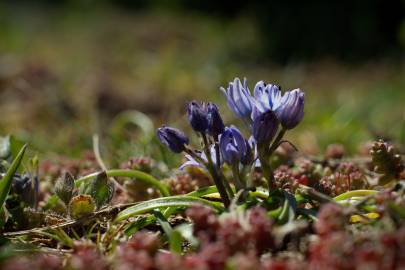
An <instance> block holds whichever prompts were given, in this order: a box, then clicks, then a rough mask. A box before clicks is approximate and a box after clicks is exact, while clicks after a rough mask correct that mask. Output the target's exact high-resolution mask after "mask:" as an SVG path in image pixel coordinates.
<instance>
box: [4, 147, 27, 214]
mask: <svg viewBox="0 0 405 270" xmlns="http://www.w3.org/2000/svg"><path fill="white" fill-rule="evenodd" d="M26 149H27V144H25V145H24V146H23V147H22V148H21V149H20V151H19V152H18V154H17V155H16V157H15V158H14V160H13V162H12V163H11V165H10V168H9V169H8V170H7V172H6V175H5V176H4V177H3V178H2V179H1V181H0V208H1V209H3V204H4V202H5V201H6V198H7V195H8V193H9V192H10V189H11V183H12V181H13V176H14V174H15V173H16V171H17V169H18V167H19V166H20V163H21V160H22V159H23V157H24V153H25V150H26ZM1 211H2V210H1Z"/></svg>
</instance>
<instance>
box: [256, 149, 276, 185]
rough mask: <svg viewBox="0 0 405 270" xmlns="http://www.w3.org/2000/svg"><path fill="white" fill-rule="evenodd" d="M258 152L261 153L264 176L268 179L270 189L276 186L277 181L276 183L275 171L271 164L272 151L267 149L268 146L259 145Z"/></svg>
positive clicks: (260, 158)
mask: <svg viewBox="0 0 405 270" xmlns="http://www.w3.org/2000/svg"><path fill="white" fill-rule="evenodd" d="M258 154H259V160H260V164H261V168H262V172H263V177H264V179H266V181H267V185H268V188H269V192H270V190H272V189H274V188H275V183H274V173H273V170H272V168H271V166H270V160H269V159H270V152H269V151H267V148H266V147H265V146H260V145H258Z"/></svg>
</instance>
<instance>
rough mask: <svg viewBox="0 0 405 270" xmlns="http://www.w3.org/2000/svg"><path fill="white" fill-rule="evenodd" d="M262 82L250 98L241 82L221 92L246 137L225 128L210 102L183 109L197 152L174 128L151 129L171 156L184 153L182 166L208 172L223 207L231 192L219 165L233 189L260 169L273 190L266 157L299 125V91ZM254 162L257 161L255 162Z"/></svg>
mask: <svg viewBox="0 0 405 270" xmlns="http://www.w3.org/2000/svg"><path fill="white" fill-rule="evenodd" d="M280 89H281V88H280V87H279V86H277V85H275V84H266V83H264V82H263V81H259V82H258V83H256V86H255V88H254V91H253V95H252V94H251V92H250V90H249V88H248V86H247V82H246V79H245V80H244V82H243V84H242V83H241V81H240V79H239V78H235V79H234V81H233V82H230V83H229V86H228V87H227V89H225V88H222V87H221V91H222V92H223V93H224V94H225V96H226V98H227V103H228V106H229V108H230V109H231V110H232V111H233V112H234V113H235V115H236V116H237V117H239V118H242V119H243V120H244V122H245V123H246V125H247V127H248V131H249V133H250V137H249V138H246V137H244V136H243V135H242V132H241V131H240V130H239V129H238V128H237V127H235V126H233V125H231V126H225V124H224V122H223V120H222V117H221V115H220V113H219V109H218V106H217V105H215V104H214V103H211V102H208V103H202V102H198V101H192V102H190V103H189V104H188V106H187V115H188V120H189V123H190V125H191V127H192V128H193V130H194V131H196V132H197V134H199V136H200V137H201V140H202V143H203V149H202V151H201V150H196V149H192V148H191V147H190V146H189V138H188V137H187V136H186V135H185V134H184V133H183V132H182V131H180V130H178V129H176V128H172V127H167V126H162V127H161V128H159V129H158V130H157V136H158V138H159V140H160V141H161V142H162V143H163V144H164V145H166V146H167V147H168V148H169V149H170V150H171V151H173V152H174V153H181V152H185V153H186V158H187V160H188V161H187V162H186V163H185V164H183V166H182V167H181V168H184V167H185V166H200V167H202V168H204V169H206V170H208V171H209V173H210V174H211V176H212V179H213V180H214V182H215V185H216V186H217V188H218V192H219V193H220V195H221V198H222V200H223V202H224V204H225V205H226V206H227V205H229V202H230V199H232V197H233V196H234V192H233V188H232V187H231V185H230V183H229V181H228V180H226V179H225V176H224V175H223V172H222V167H223V165H224V164H226V165H227V166H229V168H231V170H232V173H233V179H232V180H233V181H232V182H233V184H234V186H235V188H236V191H240V190H246V189H248V188H249V181H248V179H247V177H246V172H247V171H250V170H249V168H250V167H252V166H253V165H254V166H260V167H261V170H262V171H263V176H264V178H265V179H266V180H267V182H268V185H269V188H274V187H275V186H274V175H273V170H272V168H271V167H270V163H269V159H270V156H271V154H272V153H273V152H274V151H275V150H276V148H277V147H278V146H279V145H280V144H281V143H282V138H283V136H284V134H285V132H286V131H287V130H289V129H292V128H294V127H295V126H297V125H298V124H299V122H300V121H301V120H302V117H303V116H304V93H303V92H302V91H301V90H300V89H295V90H292V91H287V92H285V93H284V95H282V93H281V90H280ZM255 161H257V162H255Z"/></svg>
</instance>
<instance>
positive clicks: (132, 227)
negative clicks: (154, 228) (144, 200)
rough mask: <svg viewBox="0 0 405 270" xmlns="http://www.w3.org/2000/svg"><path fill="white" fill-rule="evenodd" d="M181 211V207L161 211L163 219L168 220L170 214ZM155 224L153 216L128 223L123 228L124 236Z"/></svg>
mask: <svg viewBox="0 0 405 270" xmlns="http://www.w3.org/2000/svg"><path fill="white" fill-rule="evenodd" d="M181 210H182V207H167V208H166V209H165V210H164V211H163V216H164V217H165V218H168V217H169V216H171V215H172V214H174V213H176V212H179V211H181ZM154 222H156V217H155V216H152V215H151V216H146V217H141V218H139V219H137V220H136V221H134V222H131V223H129V224H128V225H127V226H125V235H126V236H131V235H133V234H134V233H136V232H137V231H139V230H141V229H142V228H144V227H146V226H148V225H150V224H152V223H154Z"/></svg>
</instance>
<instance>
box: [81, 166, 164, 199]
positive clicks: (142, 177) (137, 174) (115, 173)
mask: <svg viewBox="0 0 405 270" xmlns="http://www.w3.org/2000/svg"><path fill="white" fill-rule="evenodd" d="M106 173H107V176H108V177H128V178H136V179H137V180H139V181H141V182H144V183H147V184H150V185H151V186H154V187H156V188H157V189H158V190H159V192H160V194H162V196H164V197H167V196H170V192H169V189H168V188H167V186H166V185H165V184H163V183H162V182H160V181H159V180H158V179H156V178H155V177H153V176H152V175H150V174H147V173H144V172H142V171H138V170H108V171H106ZM98 174H99V172H95V173H91V174H88V175H86V176H83V177H81V178H79V179H77V180H76V181H75V185H76V187H78V186H80V184H81V183H84V182H87V181H89V180H91V179H94V178H95V177H96V176H97V175H98Z"/></svg>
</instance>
